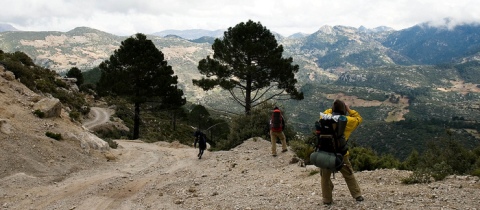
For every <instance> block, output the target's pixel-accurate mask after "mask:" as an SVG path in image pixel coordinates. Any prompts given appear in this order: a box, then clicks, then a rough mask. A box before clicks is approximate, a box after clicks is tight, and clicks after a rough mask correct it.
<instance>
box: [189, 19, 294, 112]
mask: <svg viewBox="0 0 480 210" xmlns="http://www.w3.org/2000/svg"><path fill="white" fill-rule="evenodd" d="M212 49H213V51H214V54H213V57H210V56H207V58H206V59H202V60H201V61H200V62H199V64H198V70H199V72H200V73H201V74H203V75H205V76H206V77H203V78H202V79H200V80H195V79H194V80H193V84H194V85H196V86H199V87H201V88H203V90H205V91H208V90H211V89H213V88H215V87H216V86H220V87H221V88H223V89H225V90H228V91H229V93H230V95H231V96H232V98H233V99H234V100H235V101H236V102H237V103H238V104H240V105H241V106H243V107H244V108H245V113H246V114H249V113H250V110H251V109H252V108H253V107H255V106H257V105H259V104H262V103H264V102H267V101H269V100H271V99H279V100H281V99H296V100H302V99H303V93H302V92H299V91H298V90H297V88H296V87H295V84H296V83H297V80H296V79H295V73H297V72H298V69H299V67H298V65H292V62H293V59H292V58H291V57H290V58H282V53H283V46H282V45H278V43H277V40H276V39H275V36H274V35H273V34H272V33H271V32H270V31H269V30H268V29H267V28H265V27H264V26H262V24H261V23H260V22H258V23H255V22H253V21H251V20H249V21H248V22H246V23H243V22H242V23H239V24H237V25H236V26H235V27H233V28H232V27H230V28H229V29H228V30H227V31H226V32H225V33H224V37H223V39H215V42H214V43H213V45H212Z"/></svg>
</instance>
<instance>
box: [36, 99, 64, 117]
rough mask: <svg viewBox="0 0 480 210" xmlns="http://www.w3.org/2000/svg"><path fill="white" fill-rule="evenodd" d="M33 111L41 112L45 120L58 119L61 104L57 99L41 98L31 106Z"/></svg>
mask: <svg viewBox="0 0 480 210" xmlns="http://www.w3.org/2000/svg"><path fill="white" fill-rule="evenodd" d="M33 110H39V111H41V112H43V113H44V114H45V115H44V117H45V118H52V117H60V114H61V113H62V103H61V102H60V100H58V99H57V98H43V99H41V100H40V101H38V102H37V103H35V104H34V105H33Z"/></svg>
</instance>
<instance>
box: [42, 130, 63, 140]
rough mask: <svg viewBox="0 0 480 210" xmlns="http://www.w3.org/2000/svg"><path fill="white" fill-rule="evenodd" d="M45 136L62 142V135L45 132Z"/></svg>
mask: <svg viewBox="0 0 480 210" xmlns="http://www.w3.org/2000/svg"><path fill="white" fill-rule="evenodd" d="M45 135H46V136H48V137H50V138H52V139H55V140H57V141H60V140H62V134H59V133H52V132H50V131H47V132H46V133H45Z"/></svg>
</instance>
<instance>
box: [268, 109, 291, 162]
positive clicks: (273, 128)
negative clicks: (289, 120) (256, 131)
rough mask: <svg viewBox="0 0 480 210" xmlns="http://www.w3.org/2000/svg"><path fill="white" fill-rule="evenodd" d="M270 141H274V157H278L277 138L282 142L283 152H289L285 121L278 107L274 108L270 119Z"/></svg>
mask: <svg viewBox="0 0 480 210" xmlns="http://www.w3.org/2000/svg"><path fill="white" fill-rule="evenodd" d="M269 124H270V140H271V141H272V156H274V157H275V156H277V138H279V139H280V141H281V142H282V152H286V151H288V150H287V139H286V137H285V134H284V133H283V130H284V129H285V119H284V118H283V115H282V112H281V111H280V109H279V108H278V107H275V108H273V113H272V116H271V118H270V122H269Z"/></svg>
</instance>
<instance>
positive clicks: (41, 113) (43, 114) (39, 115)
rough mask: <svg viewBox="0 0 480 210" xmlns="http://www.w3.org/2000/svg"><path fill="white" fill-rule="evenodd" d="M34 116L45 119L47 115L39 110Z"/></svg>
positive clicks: (34, 112)
mask: <svg viewBox="0 0 480 210" xmlns="http://www.w3.org/2000/svg"><path fill="white" fill-rule="evenodd" d="M33 114H34V115H36V116H37V117H39V118H44V117H45V113H44V112H42V111H40V110H38V109H37V110H35V111H33Z"/></svg>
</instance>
